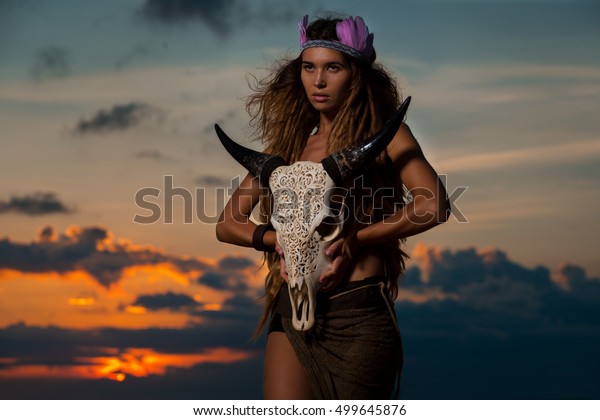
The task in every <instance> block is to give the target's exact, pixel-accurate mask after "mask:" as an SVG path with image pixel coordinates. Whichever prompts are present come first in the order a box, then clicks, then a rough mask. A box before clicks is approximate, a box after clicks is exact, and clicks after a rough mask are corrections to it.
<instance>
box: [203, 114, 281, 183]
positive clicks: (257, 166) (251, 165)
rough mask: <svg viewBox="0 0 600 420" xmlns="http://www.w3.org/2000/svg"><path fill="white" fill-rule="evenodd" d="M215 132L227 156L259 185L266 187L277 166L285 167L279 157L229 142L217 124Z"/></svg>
mask: <svg viewBox="0 0 600 420" xmlns="http://www.w3.org/2000/svg"><path fill="white" fill-rule="evenodd" d="M215 131H216V132H217V136H219V140H221V143H222V144H223V146H224V147H225V149H226V150H227V151H228V152H229V154H230V155H231V156H232V157H233V158H234V159H235V160H237V161H238V163H239V164H240V165H242V166H243V167H244V168H246V169H247V170H248V172H250V173H251V174H252V175H254V176H257V177H258V180H259V181H260V183H261V184H262V185H263V186H265V187H268V186H269V177H270V176H271V173H273V171H274V170H275V169H277V168H278V167H279V166H282V165H286V162H285V160H284V159H283V158H282V157H281V156H276V155H270V154H268V153H262V152H257V151H256V150H252V149H248V148H247V147H244V146H242V145H240V144H237V143H236V142H235V141H233V140H231V139H230V138H229V136H228V135H227V134H225V132H224V131H223V130H221V127H219V125H218V124H215Z"/></svg>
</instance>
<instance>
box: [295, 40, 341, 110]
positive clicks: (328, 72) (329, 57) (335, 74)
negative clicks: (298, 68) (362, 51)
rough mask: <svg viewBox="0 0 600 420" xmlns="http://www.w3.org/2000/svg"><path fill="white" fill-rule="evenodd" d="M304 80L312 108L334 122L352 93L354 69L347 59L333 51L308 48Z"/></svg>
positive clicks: (302, 74) (303, 62) (305, 55)
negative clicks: (329, 117)
mask: <svg viewBox="0 0 600 420" xmlns="http://www.w3.org/2000/svg"><path fill="white" fill-rule="evenodd" d="M301 76H302V84H303V86H304V91H305V92H306V95H307V97H308V100H309V101H310V103H311V104H312V106H313V107H314V108H315V109H316V110H317V111H319V112H322V113H325V114H329V115H330V116H331V118H333V116H335V114H336V113H337V112H338V110H339V109H340V107H341V106H342V104H343V103H344V101H345V100H346V97H347V96H348V91H349V90H350V85H351V80H352V69H351V68H350V62H349V61H348V59H346V57H344V55H343V54H342V53H341V52H339V51H336V50H332V49H331V48H321V47H313V48H307V49H306V50H304V51H303V52H302V72H301Z"/></svg>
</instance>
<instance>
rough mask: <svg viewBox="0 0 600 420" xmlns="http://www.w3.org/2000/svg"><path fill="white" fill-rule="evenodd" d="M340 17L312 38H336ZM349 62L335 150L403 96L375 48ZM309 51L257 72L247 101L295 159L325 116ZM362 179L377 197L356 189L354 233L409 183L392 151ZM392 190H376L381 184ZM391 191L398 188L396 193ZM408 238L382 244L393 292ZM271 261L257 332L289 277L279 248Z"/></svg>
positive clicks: (381, 120) (272, 143)
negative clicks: (312, 98)
mask: <svg viewBox="0 0 600 420" xmlns="http://www.w3.org/2000/svg"><path fill="white" fill-rule="evenodd" d="M339 21H341V19H336V18H321V19H318V20H316V21H314V22H313V23H311V24H310V25H309V26H308V28H307V36H308V38H309V39H311V40H315V39H323V40H332V41H337V40H338V38H337V34H336V23H337V22H339ZM346 58H347V59H348V61H349V63H350V67H351V74H352V83H351V86H350V89H349V92H348V95H347V97H346V100H345V102H344V103H343V104H342V106H341V107H340V109H339V111H338V112H337V114H336V116H335V118H334V120H333V122H332V128H331V131H330V134H329V137H328V152H329V153H332V152H336V151H339V150H342V149H344V148H346V147H348V146H352V145H355V144H360V143H362V142H363V141H364V140H365V139H367V138H368V137H369V136H371V135H373V134H375V133H376V132H377V131H378V130H379V129H381V128H382V127H383V125H384V124H385V123H386V122H387V121H388V120H389V119H390V118H391V117H392V115H393V114H394V112H395V111H396V110H397V108H398V106H399V104H400V101H401V96H400V93H399V91H398V88H397V86H396V82H395V80H394V79H393V78H392V77H391V76H390V74H389V73H388V72H387V71H386V70H385V69H384V68H383V67H382V66H381V65H379V64H378V63H375V62H374V60H375V52H373V56H372V57H371V61H372V62H371V63H369V62H365V61H364V60H358V59H355V58H353V57H351V56H348V55H347V56H346ZM301 69H302V54H300V56H298V57H296V58H294V59H291V60H290V59H283V60H279V61H276V62H275V63H274V65H273V69H272V71H271V73H270V74H269V75H268V76H267V77H265V78H263V79H261V80H257V79H255V84H254V86H251V88H252V90H253V92H254V93H253V94H251V95H250V96H248V98H247V102H246V109H247V111H248V113H249V115H250V116H251V121H250V125H251V127H252V128H253V130H254V135H255V137H256V139H259V140H260V141H262V143H263V144H264V146H265V147H266V149H267V150H268V151H269V153H271V154H275V155H279V156H282V157H283V158H284V159H285V160H286V161H287V162H288V163H290V164H291V163H294V162H296V161H298V160H299V159H300V156H301V155H302V152H303V150H304V147H305V146H306V142H307V139H308V137H309V135H310V134H311V132H312V130H313V129H314V128H315V126H317V124H318V123H319V112H318V111H316V110H315V109H314V108H313V107H312V105H311V104H310V102H309V100H308V98H307V96H306V92H305V90H304V87H303V84H302V80H301ZM361 185H364V186H365V187H366V188H365V189H363V190H362V192H361V191H360V189H357V188H354V189H353V192H354V194H356V193H358V194H361V193H364V194H370V200H363V199H362V198H361V197H356V196H354V197H352V198H353V200H351V202H350V203H348V202H346V203H345V204H346V208H347V209H348V210H349V211H350V214H349V215H347V217H346V220H353V221H354V222H353V223H345V226H344V230H343V231H342V235H344V236H345V237H347V238H355V235H354V233H356V232H357V231H358V230H360V229H361V228H363V227H365V225H368V224H371V223H375V222H378V221H381V220H382V219H383V217H384V215H388V216H389V215H391V214H393V213H394V212H395V211H396V210H397V209H398V208H399V207H400V206H403V205H404V204H405V202H406V200H405V195H404V190H403V187H402V183H401V181H400V179H399V177H398V175H397V174H396V171H394V168H393V165H392V162H391V160H390V158H389V156H387V153H386V152H384V153H382V156H380V158H379V159H378V160H377V161H376V162H375V163H374V164H373V165H372V166H371V167H370V168H368V169H367V170H366V171H365V173H364V175H363V180H362V183H361ZM382 189H385V194H379V197H378V194H374V195H373V194H372V191H382ZM390 192H391V193H392V194H390ZM271 204H272V202H271V196H270V193H268V194H267V195H264V196H263V197H262V198H261V201H260V210H261V211H260V215H261V218H262V219H263V220H262V222H267V221H268V219H269V218H270V216H271V213H272V211H271ZM404 241H405V240H404V239H401V240H395V241H391V242H389V243H386V244H381V245H382V246H381V248H380V249H382V250H383V259H384V262H385V272H386V277H387V279H388V290H389V293H390V298H391V299H392V300H394V299H395V298H396V296H397V294H398V280H399V277H400V275H401V274H402V273H403V272H404V268H405V259H406V258H408V256H407V254H406V253H404V252H403V251H402V250H401V244H402V243H403V242H404ZM349 248H350V243H349V241H346V242H345V243H344V251H345V252H347V250H348V249H349ZM264 257H265V262H266V264H267V266H268V268H269V273H268V275H267V278H266V282H265V296H264V300H265V305H264V311H263V314H262V317H261V319H260V322H259V325H258V327H257V330H256V332H255V335H254V336H255V337H257V336H258V335H259V334H260V331H261V330H262V328H263V327H264V325H265V324H266V322H267V320H268V318H269V315H270V314H271V312H272V311H273V309H274V306H275V303H276V300H277V295H278V293H279V292H280V289H281V287H282V286H283V285H284V283H285V282H284V280H283V279H282V278H281V276H280V258H279V255H278V254H277V253H276V252H267V253H265V256H264Z"/></svg>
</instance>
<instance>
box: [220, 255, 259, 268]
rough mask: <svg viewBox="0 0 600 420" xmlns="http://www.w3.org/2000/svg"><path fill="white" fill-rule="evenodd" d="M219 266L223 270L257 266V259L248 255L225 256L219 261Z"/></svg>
mask: <svg viewBox="0 0 600 420" xmlns="http://www.w3.org/2000/svg"><path fill="white" fill-rule="evenodd" d="M219 267H220V268H222V269H223V270H243V269H245V268H249V267H256V261H252V260H251V259H249V258H246V257H232V256H228V257H223V258H222V259H221V260H220V261H219Z"/></svg>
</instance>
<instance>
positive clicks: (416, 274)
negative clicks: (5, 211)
mask: <svg viewBox="0 0 600 420" xmlns="http://www.w3.org/2000/svg"><path fill="white" fill-rule="evenodd" d="M85 236H86V237H87V239H86V240H85V241H84V240H83V239H80V240H78V241H82V242H86V241H87V242H91V243H94V242H95V241H97V240H98V239H99V238H104V237H106V232H103V231H102V230H101V229H98V230H90V231H89V232H88V234H87V235H85ZM44 238H45V239H44ZM52 238H55V239H52ZM42 239H44V240H45V241H46V242H50V243H52V241H58V239H56V234H55V233H54V232H53V231H51V230H48V229H44V230H42V231H41V232H40V234H39V238H38V242H42ZM415 254H418V255H415V258H414V259H413V261H414V263H415V265H413V266H411V267H410V268H409V269H408V270H407V272H406V273H405V278H404V280H403V282H402V283H401V290H400V295H402V294H403V293H407V291H408V290H410V291H412V292H419V293H426V292H428V291H433V290H437V291H440V292H441V293H442V295H443V296H444V297H442V298H440V299H431V300H427V301H425V302H422V303H411V302H408V301H399V302H397V304H396V313H397V317H398V324H399V326H400V329H401V332H402V338H403V343H404V358H405V367H404V373H403V377H402V387H401V392H400V398H402V399H598V398H599V397H600V382H598V377H600V365H599V364H598V363H597V355H598V354H600V336H599V334H598V332H597V327H598V325H600V313H599V312H600V311H598V307H599V305H600V287H599V286H600V279H598V278H595V277H590V276H588V275H587V274H586V273H585V270H583V269H582V268H581V267H579V266H577V265H573V264H567V265H563V266H561V267H559V268H558V270H554V271H553V270H550V269H548V268H546V267H534V268H528V267H526V266H523V265H521V264H519V263H518V262H515V261H513V260H511V259H510V258H509V257H508V255H507V254H506V253H505V252H502V251H500V250H495V249H486V250H477V249H463V250H456V251H450V250H440V249H437V248H426V247H422V248H421V249H420V250H419V252H418V253H415ZM3 255H4V252H3V250H2V248H1V245H0V256H3ZM244 260H245V259H244V258H243V257H236V256H227V257H224V258H222V259H221V261H220V262H219V264H218V266H217V267H212V268H207V270H205V274H204V275H203V276H201V278H200V279H199V282H200V283H201V284H205V285H210V286H211V287H214V288H217V289H219V290H224V289H227V290H230V291H233V292H235V293H234V294H233V296H232V297H230V298H228V299H227V300H225V301H224V302H223V305H222V310H220V311H203V310H202V309H201V308H199V307H197V306H194V307H189V309H187V307H185V306H180V307H179V308H180V309H181V310H187V311H188V313H190V315H193V316H195V317H198V318H199V319H200V318H201V319H202V320H203V321H204V322H202V323H201V324H198V325H194V326H190V327H188V328H181V329H169V328H149V329H144V330H122V329H118V328H107V329H95V330H77V331H75V330H69V329H63V328H56V327H33V326H25V325H23V324H17V325H13V326H9V327H5V328H3V329H0V342H1V343H3V344H2V346H0V361H1V362H2V363H4V366H5V367H10V366H13V365H15V364H17V365H18V364H36V363H39V364H48V365H53V366H56V367H57V368H58V367H60V366H61V365H64V366H69V365H73V364H78V363H81V362H80V358H82V357H93V356H94V355H96V356H102V355H106V351H107V350H106V349H107V348H113V349H114V348H117V349H127V348H149V349H154V350H155V351H158V352H164V353H187V354H192V353H198V352H202V351H204V349H206V348H209V347H216V346H225V347H229V348H235V349H244V350H246V349H261V348H262V347H263V346H264V341H262V340H259V341H258V342H253V343H252V342H250V341H249V339H250V336H251V334H252V332H253V331H254V328H255V327H256V324H257V322H258V319H259V316H260V312H261V304H260V302H259V301H257V299H255V298H253V297H252V296H250V295H249V294H248V289H242V288H240V289H239V290H238V289H236V287H241V286H236V284H238V282H239V281H240V279H239V278H238V275H239V270H245V269H246V268H244V267H248V268H249V265H248V261H244ZM461 265H464V266H466V267H469V269H470V270H471V272H469V273H467V270H466V269H465V268H463V267H461ZM465 275H468V279H469V280H468V281H465V279H464V278H463V276H465ZM240 284H241V283H240ZM157 296H159V295H146V296H140V298H139V302H143V301H144V299H147V298H148V297H151V298H153V299H155V300H150V301H146V304H148V306H154V307H155V308H160V307H167V306H169V305H170V307H177V304H175V303H174V302H175V301H176V300H177V299H179V298H178V297H177V296H175V294H173V296H172V297H173V299H165V296H167V297H168V295H162V296H159V298H157ZM180 297H181V296H180ZM190 299H191V298H189V297H187V298H186V297H185V295H183V299H181V302H182V303H183V300H186V301H188V302H189V301H190ZM169 300H170V302H171V303H169V304H168V303H167V301H169ZM148 302H150V303H148ZM261 368H262V363H261V358H260V357H257V358H255V359H252V360H248V361H245V362H241V363H234V364H232V365H219V364H205V365H200V366H195V367H192V368H189V369H171V370H170V371H169V373H168V374H167V375H165V376H164V377H159V376H151V377H146V378H128V379H127V380H126V381H125V382H123V383H120V384H117V383H115V382H108V381H103V380H95V381H87V382H82V381H73V382H72V384H77V385H73V386H72V387H70V388H69V385H66V384H65V383H62V382H60V380H58V379H57V380H54V379H52V380H48V381H50V382H51V383H54V384H58V386H60V387H62V388H60V389H63V390H72V391H73V392H74V394H67V395H69V397H73V398H93V397H94V396H97V395H98V394H95V392H97V390H98V389H102V392H105V393H106V394H103V396H106V395H111V396H112V395H117V396H116V398H122V395H123V394H117V391H116V390H117V389H118V390H119V392H123V391H126V392H129V390H131V392H132V393H133V394H131V395H138V394H136V392H139V397H140V398H142V399H154V398H157V397H161V396H162V397H164V395H165V394H164V392H165V389H164V388H165V387H166V388H169V390H168V392H171V393H172V395H173V396H174V398H176V399H177V398H184V396H186V395H189V387H190V386H192V387H194V389H196V390H199V389H204V388H202V386H203V382H202V380H201V378H209V377H210V376H209V375H212V374H218V375H220V376H219V378H218V380H217V381H216V382H215V383H214V384H215V385H214V387H213V388H211V389H210V390H206V392H207V393H206V394H204V393H203V394H202V395H198V396H196V398H205V397H206V398H208V397H207V396H209V395H210V396H211V398H220V399H234V398H237V399H248V398H261V396H260V395H257V391H256V389H255V387H257V386H258V387H259V388H260V383H261V377H262V374H261ZM207 380H208V379H207ZM221 380H222V381H221ZM195 381H197V382H195ZM211 383H212V382H211ZM32 384H33V383H31V384H30V383H27V384H25V382H19V381H12V382H10V381H9V382H7V381H4V382H2V381H1V380H0V389H1V390H2V392H3V395H10V396H13V398H14V397H17V398H27V397H29V398H34V397H40V398H42V397H44V396H56V395H57V391H56V389H57V388H56V387H46V388H43V387H42V388H40V387H37V386H33V387H27V386H26V385H32ZM449 384H451V386H449ZM167 385H168V386H167ZM231 386H234V387H237V388H236V391H235V392H233V393H232V392H231V390H230V389H229V387H231ZM141 389H145V390H146V393H142V392H141V391H140V390H141ZM5 391H8V392H9V393H8V394H7V393H5ZM177 391H179V393H178V392H177ZM197 392H201V391H197ZM202 392H204V391H202ZM118 395H121V396H118ZM127 395H130V394H127Z"/></svg>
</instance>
